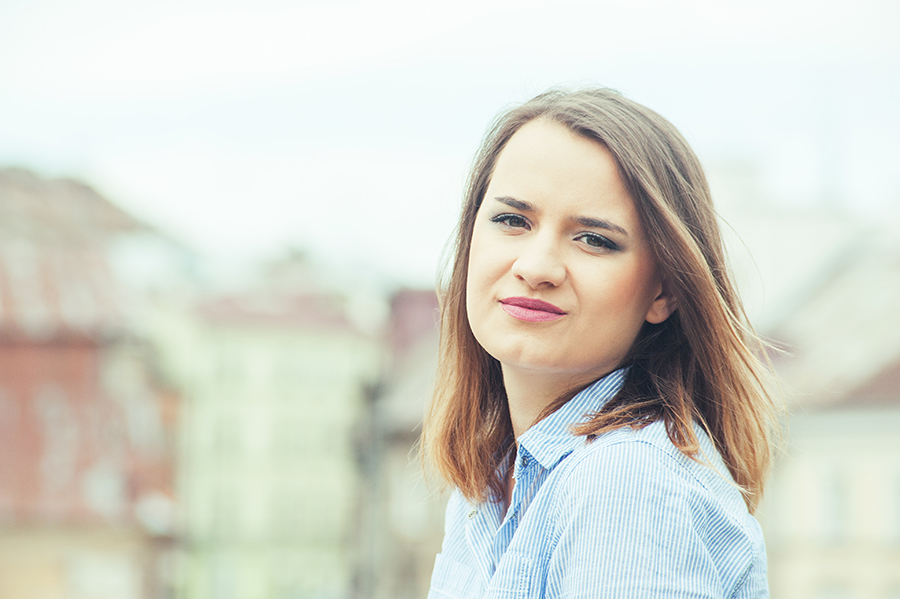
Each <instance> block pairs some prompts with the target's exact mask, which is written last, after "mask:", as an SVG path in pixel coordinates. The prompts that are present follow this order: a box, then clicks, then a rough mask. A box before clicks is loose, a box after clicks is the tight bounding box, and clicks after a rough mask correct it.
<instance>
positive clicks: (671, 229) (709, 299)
mask: <svg viewBox="0 0 900 599" xmlns="http://www.w3.org/2000/svg"><path fill="white" fill-rule="evenodd" d="M539 117H540V118H546V119H552V120H553V121H555V122H558V123H560V124H562V125H564V126H566V127H568V128H569V129H570V130H571V131H573V132H574V133H577V134H579V135H582V136H584V137H586V138H588V139H592V140H595V141H598V142H599V143H601V144H603V145H604V146H605V147H606V148H607V149H608V150H609V152H610V153H611V154H612V156H613V157H614V158H615V161H616V163H617V165H618V167H619V172H620V176H621V178H622V181H623V182H624V184H625V186H626V188H627V189H628V191H629V194H630V195H631V198H632V199H633V201H634V203H635V207H636V208H637V212H638V214H639V215H640V220H641V225H642V226H643V228H644V230H645V232H646V236H647V239H648V241H649V244H650V246H651V248H652V251H653V253H654V256H655V259H656V263H657V265H658V268H659V272H660V273H661V275H662V276H663V279H664V281H665V282H666V285H667V289H668V292H669V293H671V294H672V296H673V297H674V298H675V300H676V302H677V310H676V311H675V312H674V313H673V314H672V315H671V316H670V317H669V318H668V319H666V320H665V321H664V322H662V323H660V324H650V323H644V325H643V327H642V329H641V331H640V333H639V334H638V337H637V339H636V341H635V344H634V346H633V347H632V348H631V351H630V352H629V354H628V355H627V356H626V358H625V360H624V361H623V363H622V364H621V366H629V370H628V374H627V376H626V378H625V382H624V384H623V386H622V388H621V389H620V390H619V392H618V393H617V394H616V396H615V397H614V398H613V399H612V400H610V401H609V402H607V403H606V404H605V405H604V407H603V408H602V410H600V412H599V413H596V414H592V415H591V418H590V419H589V420H588V421H587V422H585V423H583V424H580V425H578V426H575V427H574V428H573V431H574V432H575V433H576V434H579V435H586V436H588V438H592V437H594V436H596V435H600V434H603V433H605V432H607V431H610V430H613V429H616V428H619V427H622V426H635V427H641V426H646V425H647V424H650V423H651V422H654V421H657V420H662V421H663V422H664V423H665V426H666V430H667V433H668V435H669V438H670V439H671V441H672V443H673V444H674V445H675V446H676V447H678V449H679V450H681V451H682V452H683V453H685V454H686V455H688V456H691V457H693V458H697V456H698V453H699V444H698V441H697V437H696V435H695V433H694V430H693V426H692V423H693V422H697V423H699V424H700V425H701V426H702V427H703V428H704V429H706V431H707V432H708V433H709V436H710V438H711V439H712V441H713V444H714V445H715V447H716V449H718V451H719V453H720V454H721V456H722V458H723V460H724V462H725V464H726V466H727V467H728V470H729V471H730V473H731V476H732V478H733V479H734V481H735V482H736V483H737V484H738V485H739V486H740V487H741V489H742V490H743V492H744V497H745V501H746V503H747V506H748V508H749V509H750V510H751V511H752V510H753V509H754V508H755V506H756V504H757V502H758V500H759V498H760V496H761V493H762V485H763V480H764V478H765V474H766V472H767V470H768V467H769V462H770V459H771V456H770V444H769V434H770V430H771V426H772V424H773V422H774V414H775V410H774V403H773V401H772V397H771V395H770V394H769V392H768V391H767V385H766V377H767V374H768V369H767V368H766V367H765V366H764V365H763V363H762V362H761V361H760V356H761V355H763V354H762V350H763V349H764V347H763V344H762V342H761V341H760V340H759V339H758V337H757V336H756V335H755V334H754V333H753V331H752V329H751V328H750V326H749V324H748V322H747V318H746V315H745V314H744V310H743V307H742V305H741V301H740V298H739V297H738V294H737V292H736V290H735V287H734V284H733V283H732V281H731V277H730V275H729V272H728V268H727V265H726V262H725V253H724V249H723V246H722V240H721V237H720V234H719V226H718V223H717V219H716V214H715V211H714V209H713V204H712V199H711V197H710V192H709V186H708V185H707V182H706V177H705V176H704V174H703V170H702V168H701V166H700V163H699V161H698V160H697V157H696V156H695V155H694V153H693V151H692V150H691V148H690V147H689V146H688V144H687V142H686V141H685V140H684V138H683V137H682V136H681V134H680V133H679V132H678V131H677V130H676V129H675V127H674V126H672V125H671V124H670V123H669V122H668V121H667V120H665V119H664V118H662V117H661V116H659V115H658V114H656V113H655V112H653V111H652V110H649V109H648V108H646V107H644V106H641V105H640V104H638V103H636V102H633V101H631V100H628V99H626V98H624V97H622V96H621V95H619V94H618V93H616V92H614V91H611V90H607V89H583V90H579V91H572V92H570V91H562V90H551V91H549V92H546V93H544V94H541V95H539V96H537V97H535V98H533V99H532V100H529V101H528V102H526V103H524V104H522V105H520V106H517V107H515V108H512V109H511V110H509V111H507V112H506V113H504V114H502V115H501V116H500V117H499V118H498V119H497V120H496V121H495V123H494V124H493V126H492V127H491V129H490V130H489V131H488V133H487V135H486V136H485V139H484V141H483V143H482V146H481V149H480V151H479V152H478V154H477V155H476V158H475V162H474V164H473V167H472V172H471V174H470V178H469V182H468V188H467V192H466V197H465V203H464V205H463V209H462V214H461V217H460V222H459V226H458V230H457V234H456V246H455V249H456V252H455V258H454V259H453V262H452V265H451V271H450V277H449V281H448V282H447V283H446V286H445V289H443V290H442V291H441V293H440V295H441V318H442V324H441V345H440V363H439V367H438V375H437V380H436V385H435V393H434V398H433V401H432V403H431V406H430V408H429V410H428V414H427V416H426V419H425V425H424V427H423V432H422V449H423V452H424V457H425V459H426V461H427V462H429V463H430V465H432V466H433V467H434V468H435V469H436V470H437V472H438V473H439V474H440V475H441V476H442V477H443V478H444V479H445V480H447V481H448V482H450V483H451V484H453V485H454V486H456V487H457V488H458V489H459V490H460V492H461V493H462V494H463V495H464V496H465V497H466V498H468V499H470V500H473V501H474V500H479V501H484V500H488V499H492V498H494V499H496V498H498V497H501V496H502V488H501V480H500V478H498V476H497V468H498V466H499V464H500V462H501V460H502V459H503V456H504V454H505V453H506V452H507V451H508V450H509V449H510V447H511V446H512V444H513V443H514V439H513V433H512V424H511V422H510V417H509V409H508V405H507V401H506V392H505V390H504V387H503V379H502V376H501V371H500V364H499V362H497V360H495V359H494V358H493V357H491V356H490V355H489V354H488V353H487V352H486V351H485V350H484V349H483V348H482V347H481V346H480V345H479V344H478V342H477V341H476V340H475V337H474V336H473V334H472V330H471V329H470V328H469V321H468V316H467V314H466V274H467V270H468V263H469V246H470V241H471V239H472V229H473V226H474V223H475V215H476V214H477V212H478V208H479V206H480V205H481V202H482V200H483V198H484V194H485V192H486V190H487V187H488V184H489V183H490V179H491V175H492V173H493V169H494V165H495V163H496V161H497V157H498V156H499V154H500V152H501V151H502V150H503V148H504V147H505V146H506V143H507V142H508V141H509V139H510V138H511V137H512V136H513V134H515V133H516V131H518V130H519V129H520V128H521V127H522V126H523V125H524V124H526V123H528V122H529V121H531V120H534V119H536V118H539ZM577 391H578V389H574V390H572V391H571V392H569V393H566V394H565V395H564V396H563V397H560V398H559V399H558V400H557V401H556V402H554V403H553V404H552V405H550V406H548V408H547V409H546V410H545V411H544V413H543V415H542V417H543V416H546V415H548V414H550V413H552V412H553V411H554V410H556V409H558V408H559V407H560V406H561V405H563V404H564V403H565V402H566V401H568V400H569V399H571V398H572V397H573V396H574V394H575V393H576V392H577Z"/></svg>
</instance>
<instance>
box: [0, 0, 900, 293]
mask: <svg viewBox="0 0 900 599" xmlns="http://www.w3.org/2000/svg"><path fill="white" fill-rule="evenodd" d="M898 30H900V3H898V2H896V1H895V0H860V1H858V2H855V3H853V5H852V7H851V4H850V3H849V2H836V1H834V0H824V1H816V2H813V1H811V0H781V1H775V0H761V1H757V2H753V3H750V2H737V1H736V0H687V1H682V2H671V1H665V0H601V1H597V0H595V1H590V2H588V1H582V0H556V1H549V2H548V1H543V0H517V1H515V2H512V1H506V0H497V1H490V0H487V1H470V0H462V1H456V2H453V3H423V2H412V1H407V0H386V1H381V2H365V1H343V0H337V1H331V2H324V1H292V2H288V1H278V0H262V1H260V0H257V1H255V2H252V3H251V2H243V1H240V2H239V1H235V0H230V1H229V0H217V1H206V0H181V1H174V0H155V1H153V2H144V1H133V2H131V1H128V2H123V1H121V0H78V1H77V2H76V1H72V0H0V166H2V165H9V166H19V167H24V168H29V169H32V170H34V171H36V172H38V173H39V174H41V175H43V176H46V177H59V176H67V177H75V178H78V179H81V180H83V181H85V182H87V183H88V184H90V185H92V186H93V187H95V188H96V189H97V190H98V191H100V192H101V193H103V194H104V195H105V196H106V197H108V198H109V199H110V200H112V201H114V202H115V203H117V204H118V205H120V206H122V207H123V208H125V209H126V210H128V211H130V212H132V213H133V214H135V215H136V216H138V217H140V218H142V219H144V220H146V221H148V222H150V223H151V224H153V225H155V226H157V227H158V228H159V229H160V230H162V231H165V232H166V233H167V234H169V235H172V236H173V237H175V238H177V239H179V240H181V241H182V242H183V243H185V244H186V245H188V246H190V247H193V248H196V249H197V250H198V251H199V252H202V253H203V254H204V255H206V256H209V257H211V258H213V259H216V260H219V261H223V262H226V263H235V264H238V263H244V262H247V261H250V260H254V259H257V258H260V257H265V256H273V255H275V254H277V253H278V252H280V251H283V250H284V248H286V247H293V248H299V249H303V250H306V251H308V252H309V253H310V254H311V255H312V256H314V257H316V258H317V259H321V260H323V261H326V262H330V263H332V264H335V265H339V266H340V265H349V266H352V267H354V268H357V269H359V268H364V269H368V270H370V271H372V272H377V273H380V274H381V275H383V276H385V277H388V278H389V279H390V280H391V281H394V282H395V283H396V284H406V285H416V286H428V285H431V284H432V283H433V281H434V277H435V271H436V267H437V264H438V262H439V258H440V255H441V251H442V248H443V247H444V245H445V243H446V241H447V239H448V238H449V237H450V235H451V233H452V230H453V226H454V224H455V220H456V215H457V211H458V206H459V202H460V197H461V194H462V187H463V185H464V181H465V177H466V170H467V167H468V165H469V161H470V159H471V156H472V155H473V153H474V152H475V150H476V149H477V147H478V143H479V141H480V139H481V136H482V135H483V133H484V131H485V129H486V127H487V126H488V124H489V123H490V121H491V120H492V119H493V118H494V116H495V115H496V114H497V113H498V111H500V110H501V109H502V108H504V107H506V106H509V105H510V104H512V103H515V102H521V101H524V100H526V99H528V98H529V97H531V96H532V95H534V94H536V93H539V92H541V91H543V90H544V89H546V88H548V87H552V86H556V85H568V86H579V85H604V86H608V87H612V88H614V89H617V90H619V91H621V92H623V93H624V94H625V95H627V96H629V97H631V98H633V99H635V100H637V101H639V102H642V103H644V104H646V105H648V106H650V107H651V108H653V109H655V110H657V111H658V112H660V113H661V114H663V115H664V116H665V117H667V118H668V119H669V120H671V121H672V122H673V123H675V125H676V126H678V127H679V128H680V129H681V131H682V132H683V133H684V134H685V136H686V137H687V138H688V140H689V141H690V142H691V144H692V145H693V147H694V149H695V150H696V151H697V153H698V154H699V156H700V158H701V160H702V161H703V162H704V164H705V165H706V166H707V169H708V170H709V171H710V175H711V177H710V178H711V180H712V181H713V187H714V191H715V190H716V185H717V183H716V181H725V183H727V181H728V180H729V177H730V180H731V184H730V187H729V186H728V185H726V184H725V183H722V189H729V190H731V191H730V192H729V193H730V194H731V195H733V196H741V195H742V193H741V191H740V190H737V191H735V189H736V188H739V187H741V185H736V184H735V181H738V182H741V181H743V182H745V183H746V184H747V185H748V186H750V187H752V188H753V193H749V192H747V193H744V194H743V196H746V197H744V199H743V200H742V201H744V202H747V201H752V202H755V203H757V204H761V205H765V206H771V207H774V208H775V209H778V210H795V211H797V210H799V211H802V210H810V209H813V208H816V207H820V206H825V207H830V208H829V209H836V210H841V211H845V212H847V213H849V214H852V215H854V217H856V216H858V217H859V218H863V219H866V218H868V219H871V220H877V219H879V218H881V216H882V215H883V214H885V213H886V212H897V206H898V205H900V176H898V173H900V168H898V166H897V165H898V164H900V145H898V144H897V142H896V140H897V139H900V115H898V111H897V109H896V107H897V106H900V35H897V31H898ZM735 173H740V174H741V176H740V177H736V176H735V175H734V174H735ZM748 173H749V174H748ZM744 191H746V190H744ZM724 195H726V196H728V195H729V194H727V193H726V194H724ZM747 198H750V199H749V200H748V199H747ZM729 201H732V202H736V201H738V200H737V199H733V198H729V197H724V198H721V199H720V202H724V203H726V204H727V203H728V202H729Z"/></svg>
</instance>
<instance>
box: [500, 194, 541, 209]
mask: <svg viewBox="0 0 900 599" xmlns="http://www.w3.org/2000/svg"><path fill="white" fill-rule="evenodd" d="M494 199H495V200H497V201H498V202H500V203H501V204H506V205H507V206H509V207H510V208H515V209H516V210H521V211H522V212H536V210H535V208H534V206H532V205H531V204H529V203H528V202H523V201H522V200H517V199H515V198H511V197H509V196H498V197H496V198H494Z"/></svg>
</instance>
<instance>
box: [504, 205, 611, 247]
mask: <svg viewBox="0 0 900 599" xmlns="http://www.w3.org/2000/svg"><path fill="white" fill-rule="evenodd" d="M510 221H515V222H516V223H518V224H512V222H510ZM491 222H492V223H497V224H499V225H502V226H504V227H506V228H509V229H526V230H530V229H531V224H530V223H529V222H528V219H526V218H525V217H524V216H522V215H521V214H509V213H505V214H498V215H497V216H495V217H493V218H491ZM588 240H593V241H594V242H595V244H596V245H595V244H592V243H589V241H588ZM575 241H584V242H585V245H587V246H588V247H589V248H591V249H595V250H599V249H605V250H608V251H612V252H618V251H619V250H620V249H621V248H620V247H619V246H618V245H617V244H616V243H615V242H613V241H612V240H610V239H608V238H606V237H604V236H603V235H600V234H598V233H587V232H585V233H579V234H578V236H577V237H575Z"/></svg>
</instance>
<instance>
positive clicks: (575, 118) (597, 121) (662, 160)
mask: <svg viewBox="0 0 900 599" xmlns="http://www.w3.org/2000/svg"><path fill="white" fill-rule="evenodd" d="M535 119H542V120H549V121H552V122H554V123H558V124H560V125H562V126H564V127H566V128H567V129H569V130H570V131H572V132H573V133H575V134H576V135H579V136H581V137H584V138H586V139H589V140H593V141H595V142H598V143H600V144H602V145H603V146H604V147H605V148H606V149H607V150H608V151H609V154H610V155H611V157H612V158H613V160H614V161H615V164H616V166H617V167H618V169H619V175H620V178H621V181H622V183H623V184H624V186H625V189H626V190H627V192H628V194H629V196H630V197H631V199H632V201H633V202H634V207H635V210H636V212H637V215H638V217H639V219H640V221H641V223H640V224H641V227H642V229H643V232H644V235H645V237H646V239H647V241H648V244H649V246H650V248H651V251H652V252H653V255H654V260H655V262H656V264H657V266H658V269H659V274H660V276H661V277H662V279H663V280H664V281H665V282H666V286H667V291H668V292H669V293H670V294H671V295H672V296H673V297H674V298H675V300H676V302H677V301H678V300H679V299H680V300H681V304H680V306H681V307H680V311H681V312H682V314H683V313H685V312H690V311H692V310H691V306H690V303H689V302H687V301H686V299H687V298H690V299H691V301H704V300H707V301H709V300H712V299H714V298H710V297H708V294H704V296H701V297H698V296H697V294H696V290H695V289H693V288H694V287H695V285H694V283H695V281H696V279H697V277H700V278H702V279H706V280H707V281H710V278H714V277H715V276H719V277H723V276H727V269H726V268H725V266H724V255H723V253H722V248H721V241H720V237H719V229H718V224H717V222H716V216H715V213H714V210H713V205H712V201H711V199H710V194H709V190H708V186H707V183H706V179H705V177H704V175H703V170H702V168H701V167H700V163H699V161H698V160H697V157H696V156H695V155H694V153H693V151H692V150H691V148H690V147H689V146H688V144H687V142H686V141H685V140H684V138H683V137H682V136H681V135H680V134H679V133H678V131H677V130H676V129H675V128H674V127H673V126H672V125H671V124H670V123H669V122H668V121H666V120H665V119H663V118H662V117H661V116H659V115H658V114H656V113H655V112H653V111H651V110H649V109H647V108H645V107H644V106H641V105H640V104H637V103H636V102H632V101H630V100H628V99H626V98H624V97H622V96H621V95H619V94H617V93H616V92H613V91H610V90H606V89H586V90H580V91H575V92H566V91H549V92H547V93H544V94H541V95H539V96H537V97H535V98H533V99H532V100H530V101H528V102H526V103H525V104H522V105H521V106H518V107H515V108H513V109H512V110H510V111H508V112H507V113H506V114H504V115H502V116H501V117H500V118H499V119H498V120H497V121H496V123H495V124H494V127H493V128H492V129H491V130H490V132H489V133H488V135H487V136H486V138H485V140H484V142H483V144H482V147H481V149H480V151H479V153H478V155H477V156H476V160H475V164H474V166H473V169H472V173H471V176H470V181H469V186H468V190H467V193H466V198H465V204H464V206H463V212H462V216H461V219H460V223H459V228H458V237H457V253H456V258H455V261H454V263H453V266H452V273H451V278H450V281H449V288H448V291H449V293H448V296H447V299H448V300H449V301H450V302H454V301H455V302H457V304H458V308H459V309H460V312H459V315H460V317H462V316H463V315H464V309H465V301H462V300H464V297H465V287H466V282H467V281H466V279H467V270H468V264H469V251H470V246H471V239H472V233H473V230H474V226H475V220H476V216H477V214H478V210H479V208H480V207H481V204H482V202H483V201H484V197H485V193H486V192H487V189H488V186H489V185H490V183H491V179H492V175H493V172H494V168H495V166H496V164H497V160H498V158H499V156H500V154H501V153H502V152H503V150H504V148H505V147H506V145H507V143H508V142H509V140H510V139H511V138H512V137H513V135H515V134H516V132H518V131H519V130H520V129H521V128H522V127H523V126H524V125H525V124H526V123H529V122H531V121H533V120H535ZM716 286H717V288H719V289H721V290H722V291H730V288H731V284H730V282H728V281H727V280H723V281H721V282H718V281H717V282H716ZM726 296H728V297H726V298H723V299H725V300H726V301H727V302H728V303H731V302H732V301H733V298H731V297H730V296H731V293H726ZM730 308H731V306H730Z"/></svg>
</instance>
